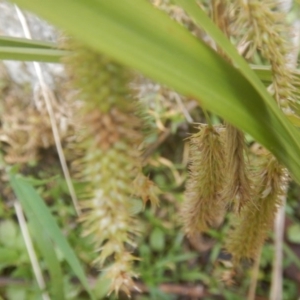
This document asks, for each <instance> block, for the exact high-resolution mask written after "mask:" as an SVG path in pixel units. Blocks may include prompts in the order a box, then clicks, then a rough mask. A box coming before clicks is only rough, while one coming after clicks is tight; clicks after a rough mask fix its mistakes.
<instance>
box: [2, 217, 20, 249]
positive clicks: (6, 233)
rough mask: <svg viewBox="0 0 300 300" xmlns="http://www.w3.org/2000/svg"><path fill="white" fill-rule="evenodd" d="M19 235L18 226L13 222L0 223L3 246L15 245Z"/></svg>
mask: <svg viewBox="0 0 300 300" xmlns="http://www.w3.org/2000/svg"><path fill="white" fill-rule="evenodd" d="M17 233H18V229H17V224H16V223H15V222H13V221H12V220H5V221H2V222H1V223H0V242H1V243H2V244H3V245H5V246H12V245H14V244H15V241H16V238H17Z"/></svg>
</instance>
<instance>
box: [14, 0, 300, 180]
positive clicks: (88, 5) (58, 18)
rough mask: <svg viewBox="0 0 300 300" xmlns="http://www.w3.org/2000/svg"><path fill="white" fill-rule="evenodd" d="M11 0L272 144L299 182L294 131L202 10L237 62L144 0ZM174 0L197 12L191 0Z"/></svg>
mask: <svg viewBox="0 0 300 300" xmlns="http://www.w3.org/2000/svg"><path fill="white" fill-rule="evenodd" d="M14 2H15V3H17V4H18V5H20V6H21V7H22V8H25V9H29V10H31V11H33V12H35V13H37V14H38V15H39V16H41V17H43V18H45V19H47V20H48V21H50V22H52V23H53V24H55V25H57V26H58V27H60V28H61V29H64V30H65V31H66V32H68V33H69V34H71V35H74V36H75V37H76V38H78V39H79V40H81V41H82V42H83V43H86V44H87V45H89V46H91V47H92V48H93V49H95V50H97V51H99V52H104V53H106V54H108V55H110V56H111V57H113V58H115V59H116V60H118V61H120V62H122V63H124V64H125V65H127V66H129V67H132V68H134V69H137V70H139V71H141V72H142V73H144V74H145V75H147V76H149V77H151V78H153V79H155V80H157V81H159V82H161V83H164V84H166V85H168V86H170V87H172V88H173V89H175V90H176V91H178V92H180V93H182V94H184V95H185V96H187V97H189V98H193V99H196V100H198V101H199V103H200V104H201V105H202V106H203V107H205V108H206V109H208V110H210V111H212V112H213V113H215V114H217V115H219V116H221V117H223V118H224V119H225V120H227V121H228V122H230V123H232V124H233V125H235V126H237V127H239V128H240V129H242V130H244V131H246V132H248V133H249V134H250V135H251V136H253V137H254V138H255V139H256V140H257V141H258V142H260V143H261V144H263V145H264V146H265V147H267V148H268V149H269V150H270V151H272V152H273V153H274V154H275V155H276V156H277V157H278V159H279V160H280V161H282V162H283V163H284V164H285V165H286V166H287V167H288V168H289V169H290V171H291V173H292V174H293V175H294V177H295V178H296V179H298V181H299V182H300V159H299V158H300V156H299V153H300V134H299V133H298V131H297V130H296V129H295V128H294V127H293V126H292V124H291V123H290V122H289V121H288V120H287V119H286V118H285V117H284V115H283V113H282V112H281V111H280V110H279V109H278V107H277V106H276V104H275V102H274V101H273V99H272V97H271V96H270V95H269V94H268V93H267V91H266V90H265V88H264V86H263V84H262V82H261V81H260V80H259V79H258V78H257V76H256V75H255V74H254V72H253V71H251V69H250V68H249V67H247V64H246V62H244V61H243V59H242V58H237V56H236V51H235V52H233V47H232V45H231V48H230V46H229V45H230V43H229V42H228V41H227V40H226V38H225V37H224V36H223V35H222V33H221V32H220V31H218V29H217V27H216V26H214V25H213V24H212V22H211V21H210V19H209V18H208V17H207V16H206V18H204V17H203V15H201V16H202V17H203V18H204V19H203V21H201V25H202V26H203V25H205V24H206V25H207V27H206V28H205V30H210V32H209V34H210V35H212V33H213V34H214V36H213V38H214V39H215V40H217V42H221V43H222V47H223V46H224V51H227V52H226V53H227V55H228V54H230V55H231V56H232V57H231V56H230V55H229V57H230V58H231V59H232V58H234V59H235V60H234V63H235V66H236V67H237V69H236V68H235V67H233V66H232V65H231V64H230V63H229V62H227V61H226V60H224V59H223V58H221V57H220V56H219V55H218V54H217V53H216V52H215V51H213V50H212V49H211V48H209V47H208V46H207V45H206V44H205V43H204V42H203V41H200V40H197V39H196V37H194V36H193V35H192V34H191V33H189V32H188V31H187V30H186V29H185V28H184V27H183V26H180V25H179V24H177V23H176V22H175V21H173V20H171V19H170V18H169V17H168V16H167V15H166V14H164V13H163V12H161V11H159V10H157V9H155V8H153V7H152V6H151V4H150V3H148V2H147V1H146V0H122V1H107V0H64V1H61V0H43V1H40V0H15V1H14ZM180 2H181V4H182V5H183V4H184V3H185V4H186V5H188V4H189V5H192V4H193V5H194V6H193V7H192V8H194V10H195V11H196V10H197V11H200V12H201V10H200V9H199V7H198V5H197V4H196V2H195V1H192V0H189V1H183V0H182V1H180ZM191 3H192V4H191ZM186 5H185V7H184V8H186ZM188 12H189V13H191V12H190V11H188ZM79 20H80V21H79ZM198 21H199V20H198ZM224 41H227V43H225V42H224ZM223 42H224V45H223Z"/></svg>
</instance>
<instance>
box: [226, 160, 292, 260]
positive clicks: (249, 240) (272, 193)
mask: <svg viewBox="0 0 300 300" xmlns="http://www.w3.org/2000/svg"><path fill="white" fill-rule="evenodd" d="M257 180H258V183H257V186H258V187H259V190H258V192H257V196H256V199H254V200H253V201H249V202H247V204H245V207H244V208H243V209H242V211H241V214H240V216H239V217H238V219H237V220H236V222H235V226H234V229H233V230H232V231H231V232H230V233H229V236H228V239H227V241H226V249H227V251H228V252H229V253H231V254H232V256H233V261H234V263H235V264H238V263H239V262H240V261H241V260H242V259H254V260H255V259H257V255H258V254H259V252H260V248H261V247H262V245H263V243H264V241H265V239H266V238H267V234H268V232H269V230H270V228H271V226H272V224H273V221H274V218H275V214H276V212H277V209H278V207H279V206H280V205H281V200H280V197H281V196H282V195H283V194H284V193H285V189H286V186H287V172H286V170H285V168H284V167H282V166H281V165H280V164H279V163H278V161H277V160H276V158H274V157H273V156H272V155H271V154H269V155H267V157H266V158H265V161H264V164H263V166H262V168H261V173H260V174H259V176H258V177H257Z"/></svg>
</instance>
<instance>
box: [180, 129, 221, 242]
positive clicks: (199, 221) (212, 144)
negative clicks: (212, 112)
mask: <svg viewBox="0 0 300 300" xmlns="http://www.w3.org/2000/svg"><path fill="white" fill-rule="evenodd" d="M189 170H190V172H189V178H188V181H187V184H186V192H185V202H184V203H183V206H182V209H181V215H182V218H183V223H184V230H185V232H186V234H187V235H188V236H190V237H193V236H195V235H196V234H197V233H202V232H206V231H208V230H209V229H210V227H213V226H216V225H219V224H218V223H219V221H220V219H221V218H222V217H223V214H224V212H225V203H224V202H222V199H221V191H222V188H223V183H224V147H223V145H222V142H221V138H220V134H219V133H218V131H217V127H211V126H206V125H203V126H200V128H199V132H198V133H196V134H193V135H192V136H191V137H190V166H189Z"/></svg>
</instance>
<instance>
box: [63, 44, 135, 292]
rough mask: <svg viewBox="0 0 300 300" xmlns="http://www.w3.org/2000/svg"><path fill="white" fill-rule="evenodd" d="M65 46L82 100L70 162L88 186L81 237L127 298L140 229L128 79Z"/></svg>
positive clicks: (88, 53)
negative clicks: (134, 201)
mask: <svg viewBox="0 0 300 300" xmlns="http://www.w3.org/2000/svg"><path fill="white" fill-rule="evenodd" d="M66 46H67V48H68V49H72V53H71V54H70V55H69V56H67V57H66V58H65V59H64V63H65V65H66V69H67V72H68V74H69V76H70V86H71V87H72V88H73V89H76V90H77V93H76V98H78V99H80V100H81V101H82V105H81V108H80V113H79V114H78V123H79V125H80V128H81V129H80V130H78V133H79V138H78V139H79V140H80V145H79V147H81V149H82V153H83V155H82V157H81V158H79V159H78V160H77V161H75V162H74V166H75V169H76V170H77V173H78V174H77V177H78V178H80V179H81V180H82V181H84V182H85V183H86V184H85V189H84V190H83V191H82V192H81V194H80V195H79V196H81V197H80V198H81V201H80V207H81V209H82V214H81V216H80V218H79V219H80V220H81V221H82V222H83V226H84V234H85V235H91V236H92V240H93V242H94V245H95V249H96V250H97V251H99V250H100V251H101V252H100V255H99V257H98V258H97V260H96V262H98V263H99V265H100V267H103V266H104V267H105V271H106V273H107V275H108V276H109V277H110V279H111V287H110V289H111V290H115V291H116V292H118V291H119V290H123V291H125V292H126V293H127V294H130V291H131V290H132V288H134V282H133V280H132V277H135V276H136V274H135V273H134V272H133V271H132V263H133V261H134V260H135V259H136V258H135V257H133V256H132V255H131V254H130V252H131V251H132V249H133V247H134V245H135V244H134V237H135V236H136V235H137V234H138V229H137V228H138V226H137V224H136V222H137V220H135V219H134V218H133V217H132V216H131V215H130V213H129V211H130V209H129V208H130V206H131V203H130V200H131V196H132V194H134V191H133V190H132V182H133V180H134V178H135V177H136V176H137V174H138V172H139V169H140V165H139V160H138V154H139V153H138V146H139V143H140V134H139V127H140V122H139V120H138V119H137V118H136V116H135V115H134V107H133V103H132V101H131V99H130V98H129V97H128V95H129V90H128V81H129V79H130V74H129V73H128V71H127V69H125V68H124V67H123V66H121V65H119V64H118V63H116V62H114V61H112V60H110V59H109V58H108V57H106V56H104V55H99V54H98V53H96V52H94V51H92V50H89V49H88V48H86V47H83V46H80V45H78V44H77V43H76V42H73V41H71V40H69V41H68V42H67V43H66ZM79 152H80V151H79ZM125 257H126V259H124V258H125ZM107 261H109V262H110V264H108V263H107Z"/></svg>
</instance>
